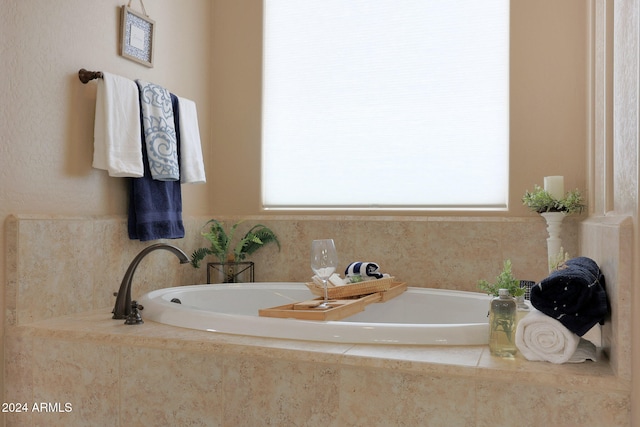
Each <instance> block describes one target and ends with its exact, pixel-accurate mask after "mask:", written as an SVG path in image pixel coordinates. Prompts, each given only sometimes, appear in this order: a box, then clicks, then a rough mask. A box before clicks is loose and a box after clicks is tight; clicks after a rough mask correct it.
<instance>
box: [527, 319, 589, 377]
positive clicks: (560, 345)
mask: <svg viewBox="0 0 640 427" xmlns="http://www.w3.org/2000/svg"><path fill="white" fill-rule="evenodd" d="M585 343H586V344H585ZM578 344H580V351H579V352H576V350H578ZM589 344H590V345H591V346H589ZM516 347H518V350H520V353H522V355H523V356H524V357H525V358H526V359H527V360H535V361H546V362H551V363H558V364H560V363H567V362H570V363H577V362H584V361H585V360H586V359H591V360H594V361H595V346H594V345H593V344H592V343H590V342H589V341H587V340H581V339H580V337H579V336H578V335H576V334H574V333H573V332H571V331H570V330H569V329H567V328H566V327H565V326H564V325H563V324H562V323H560V322H558V321H557V320H556V319H554V318H552V317H550V316H547V315H546V314H544V313H542V312H540V311H538V310H535V309H533V310H531V312H530V313H529V314H528V315H526V316H525V317H523V318H522V319H521V320H520V321H519V322H518V326H517V328H516Z"/></svg>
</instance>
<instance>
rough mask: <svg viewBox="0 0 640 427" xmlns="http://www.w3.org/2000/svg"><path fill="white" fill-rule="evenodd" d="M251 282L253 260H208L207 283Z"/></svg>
mask: <svg viewBox="0 0 640 427" xmlns="http://www.w3.org/2000/svg"><path fill="white" fill-rule="evenodd" d="M249 282H253V262H251V261H242V262H209V263H207V283H249Z"/></svg>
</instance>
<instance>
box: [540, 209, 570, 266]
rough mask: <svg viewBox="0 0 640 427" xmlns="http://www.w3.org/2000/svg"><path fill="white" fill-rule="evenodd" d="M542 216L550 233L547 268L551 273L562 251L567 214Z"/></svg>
mask: <svg viewBox="0 0 640 427" xmlns="http://www.w3.org/2000/svg"><path fill="white" fill-rule="evenodd" d="M540 215H542V216H543V217H544V219H545V221H547V232H548V233H549V237H548V238H547V266H548V267H549V272H551V270H552V269H553V264H554V260H555V259H556V258H557V257H558V254H559V253H560V252H561V250H562V239H561V238H560V231H562V220H564V217H565V216H566V214H565V213H564V212H543V213H541V214H540Z"/></svg>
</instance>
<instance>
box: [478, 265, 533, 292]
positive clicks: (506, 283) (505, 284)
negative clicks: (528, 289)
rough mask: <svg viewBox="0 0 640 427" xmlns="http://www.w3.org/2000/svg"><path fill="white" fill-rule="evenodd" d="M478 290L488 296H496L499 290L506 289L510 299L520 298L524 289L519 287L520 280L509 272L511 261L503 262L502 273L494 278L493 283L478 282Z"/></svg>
mask: <svg viewBox="0 0 640 427" xmlns="http://www.w3.org/2000/svg"><path fill="white" fill-rule="evenodd" d="M478 288H480V289H481V290H482V291H484V292H486V293H487V294H489V295H493V296H496V297H497V296H498V294H499V291H500V289H508V290H509V293H510V294H511V296H512V297H521V296H523V295H524V294H525V289H524V288H522V287H520V280H517V279H516V278H515V277H513V273H512V272H511V260H510V259H508V260H506V261H505V262H504V264H503V267H502V271H501V272H500V274H499V275H498V277H496V282H495V283H489V282H487V281H486V280H480V281H479V282H478Z"/></svg>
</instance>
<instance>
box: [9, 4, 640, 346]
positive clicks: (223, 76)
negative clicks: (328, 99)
mask: <svg viewBox="0 0 640 427" xmlns="http://www.w3.org/2000/svg"><path fill="white" fill-rule="evenodd" d="M0 1H1V3H0V5H1V6H2V14H0V31H1V32H2V33H1V34H0V46H2V49H1V52H2V61H0V64H1V65H0V68H1V69H0V75H1V76H2V78H1V79H0V93H2V94H3V105H4V107H3V108H2V110H1V112H0V220H2V221H3V222H5V221H6V218H7V217H8V216H9V215H10V214H53V215H65V216H68V215H84V216H86V215H97V216H103V215H107V216H108V215H125V213H126V189H125V185H124V181H123V180H119V179H113V178H109V177H108V176H107V175H106V173H105V172H104V171H98V170H94V169H92V168H91V156H92V133H93V112H94V103H95V84H91V83H90V84H88V85H82V84H81V83H80V82H79V81H78V79H77V70H78V69H80V68H83V67H84V68H88V69H94V70H104V71H109V72H112V73H115V74H119V75H123V76H125V77H129V78H137V77H140V78H144V79H147V80H150V81H154V82H156V83H159V84H162V85H164V86H166V87H167V88H169V89H170V90H171V91H172V92H174V93H177V94H179V95H182V96H185V97H188V98H191V99H193V100H195V101H196V103H197V105H198V109H199V119H200V130H201V134H202V138H203V144H204V154H205V162H206V163H207V167H208V170H207V174H208V183H207V184H206V185H202V186H190V187H189V186H186V187H185V188H184V190H183V202H184V211H185V214H186V215H212V216H218V215H234V216H248V215H257V214H260V213H261V212H260V203H259V170H260V169H259V160H260V152H259V142H260V70H261V25H262V24H261V8H262V1H260V0H214V1H207V0H188V1H181V2H176V1H172V0H154V1H153V2H147V3H148V4H146V6H147V12H148V13H149V15H150V16H151V18H152V19H154V20H155V21H156V22H157V33H156V51H155V54H156V55H155V67H154V68H151V69H149V68H145V67H143V66H140V65H138V64H136V63H134V62H131V61H129V60H126V59H123V58H121V57H120V56H119V55H118V50H117V46H118V32H119V6H120V5H121V4H122V2H120V1H105V0H65V1H64V2H51V1H48V0H21V1H18V0H0ZM623 3H624V6H623V9H621V10H622V12H620V16H621V18H624V17H625V16H627V15H628V14H625V13H626V12H625V10H626V11H627V12H628V10H627V9H629V10H634V11H636V12H635V15H629V16H632V17H633V19H635V21H634V20H633V19H632V20H631V21H630V22H628V26H629V27H630V28H636V31H637V1H635V0H634V1H631V0H628V1H626V2H623ZM132 4H133V6H134V7H139V2H135V1H134V2H132ZM511 4H512V23H511V26H512V38H511V43H512V45H511V54H512V69H511V154H510V156H511V178H510V205H511V209H510V212H509V213H507V214H504V215H506V216H511V217H518V216H525V215H531V214H530V213H528V212H527V210H526V209H525V208H524V207H522V206H521V203H520V198H521V196H522V194H523V193H524V191H525V190H526V189H530V188H532V186H533V185H534V184H536V183H537V184H542V177H543V176H546V175H556V174H560V175H564V176H565V177H566V178H565V179H566V181H565V182H566V186H567V188H574V187H579V188H581V189H586V188H587V186H588V185H589V182H588V179H587V172H586V170H587V148H586V147H587V139H588V137H589V129H590V128H589V126H590V124H589V108H588V95H589V87H588V82H587V79H588V60H589V52H590V51H589V49H590V46H589V43H588V42H589V37H588V29H589V23H588V15H587V12H588V7H589V2H585V1H583V0H570V1H557V0H538V1H530V0H513V1H512V2H511ZM634 5H635V8H634V7H633V6H634ZM625 8H626V9H625ZM634 23H635V27H634ZM636 41H637V38H636ZM636 72H637V70H636ZM633 76H637V74H633ZM632 78H634V77H632ZM636 80H637V79H636ZM627 101H628V100H625V102H627ZM631 102H633V100H632V101H631ZM635 102H636V106H637V97H636V98H635ZM621 105H626V104H621ZM621 120H625V118H622V119H621ZM636 124H637V123H636ZM620 129H621V130H623V129H626V127H625V126H624V124H621V125H620ZM622 136H624V135H622ZM624 137H625V138H626V136H624ZM635 138H636V139H635V140H636V141H637V135H635ZM627 151H628V150H627ZM627 155H628V153H627V152H626V151H625V150H622V151H621V152H620V154H619V156H620V159H624V158H625V156H627ZM636 159H637V158H632V159H631V161H632V162H633V161H637V160H636ZM623 164H628V163H623ZM636 164H637V163H636ZM621 172H622V171H621ZM635 172H636V177H635V178H632V177H631V178H630V177H628V175H625V176H626V177H627V178H624V180H623V183H624V185H621V186H617V187H616V188H618V189H619V190H618V191H627V190H628V189H629V185H628V184H629V180H631V184H632V185H631V186H632V187H633V186H635V187H634V188H635V191H636V193H635V195H636V196H634V197H635V198H634V199H633V200H631V202H630V203H631V205H632V206H633V209H632V210H634V212H635V221H636V225H637V170H636V171H635ZM621 179H622V177H621ZM620 196H621V198H622V197H623V196H624V194H621V195H620ZM624 200H627V199H626V198H625V199H624ZM634 200H635V202H634ZM634 203H635V205H634ZM628 205H629V203H627V202H624V203H622V204H621V205H620V204H619V206H621V207H624V209H625V210H629V209H630V208H629V206H628ZM262 214H264V213H262ZM267 214H269V213H267ZM5 227H6V225H4V226H3V227H2V228H1V229H0V241H1V242H2V244H1V245H0V280H1V281H0V283H2V284H3V287H4V283H6V280H7V279H6V274H5V272H6V268H5V267H6V266H5V265H4V263H5V245H6V236H5ZM97 238H101V236H97ZM135 247H136V246H135V244H132V246H131V248H135ZM131 248H129V249H131ZM35 255H37V254H34V256H35ZM636 270H637V267H636ZM3 295H4V293H3V292H2V293H0V298H2V297H3ZM635 298H636V300H638V297H637V296H636V297H635ZM0 302H1V303H2V304H0V306H4V302H3V301H0ZM637 305H638V304H636V306H637ZM0 319H3V316H0ZM0 322H2V320H0ZM636 341H638V340H636Z"/></svg>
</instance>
